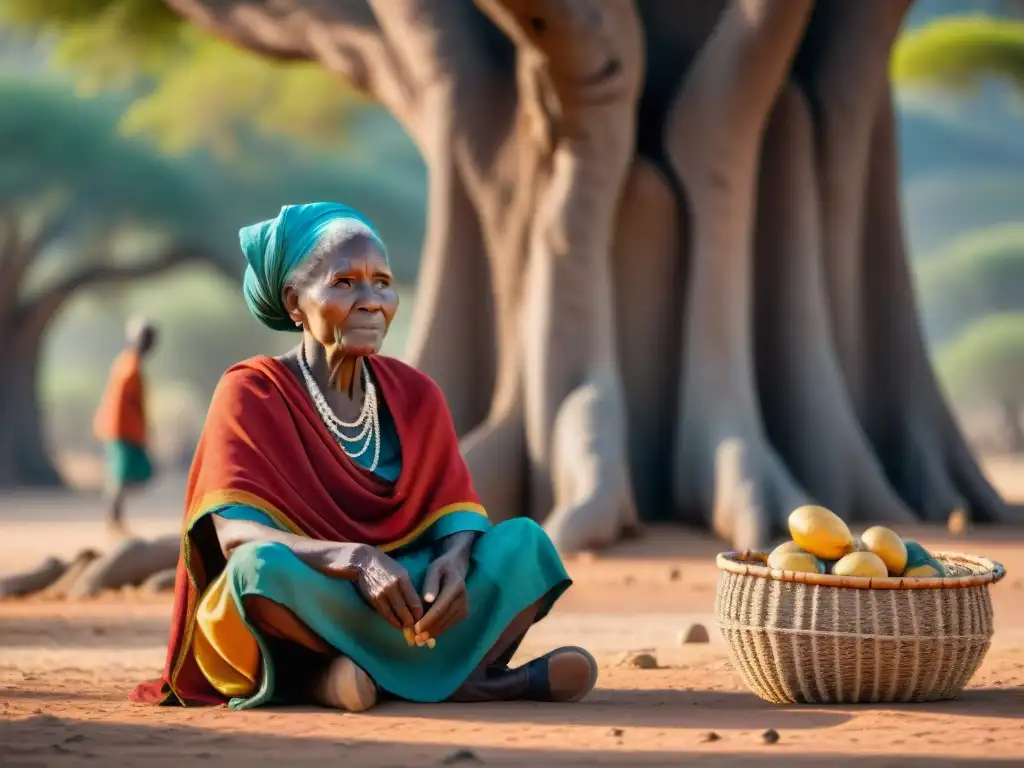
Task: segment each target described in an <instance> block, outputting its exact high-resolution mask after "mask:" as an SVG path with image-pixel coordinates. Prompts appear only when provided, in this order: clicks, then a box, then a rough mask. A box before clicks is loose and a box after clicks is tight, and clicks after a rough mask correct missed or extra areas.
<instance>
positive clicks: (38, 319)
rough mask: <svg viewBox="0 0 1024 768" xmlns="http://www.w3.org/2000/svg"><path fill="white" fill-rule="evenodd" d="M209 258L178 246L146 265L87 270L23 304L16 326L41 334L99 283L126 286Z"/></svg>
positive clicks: (172, 246) (59, 281)
mask: <svg viewBox="0 0 1024 768" xmlns="http://www.w3.org/2000/svg"><path fill="white" fill-rule="evenodd" d="M205 255H206V254H205V253H204V251H203V250H202V249H198V248H195V247H193V246H191V245H189V244H185V243H175V244H173V245H171V246H170V247H168V248H167V249H166V250H165V251H163V252H162V253H161V254H160V255H159V256H158V257H156V258H152V259H147V260H146V261H142V262H138V263H134V264H109V263H108V264H95V265H92V266H87V267H83V268H81V269H79V270H77V271H75V272H72V273H71V274H70V275H68V276H67V277H65V278H64V279H62V280H58V281H57V282H55V283H54V284H53V285H51V286H50V287H48V288H47V289H45V290H44V291H42V292H41V293H39V294H38V295H36V296H34V297H32V298H30V299H28V300H26V301H25V302H23V303H21V304H19V306H18V308H17V309H16V310H15V313H14V317H13V320H14V324H15V326H16V328H18V329H19V330H20V331H24V332H29V333H32V332H35V333H41V332H42V330H43V329H45V328H46V326H47V325H48V324H49V323H50V321H51V320H53V318H54V316H55V315H56V314H57V312H58V311H59V310H60V308H61V307H62V306H63V305H64V302H66V301H67V300H68V299H69V298H70V297H71V296H72V295H73V294H74V293H75V292H76V291H79V290H81V289H83V288H85V287H87V286H90V285H95V284H97V283H106V284H109V283H124V282H132V281H134V280H140V279H142V278H145V277H152V276H153V275H156V274H159V273H161V272H166V271H167V270H169V269H171V268H173V267H177V266H180V265H181V264H185V263H186V262H189V261H197V260H200V259H202V258H204V256H205Z"/></svg>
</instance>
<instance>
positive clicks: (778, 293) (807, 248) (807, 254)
mask: <svg viewBox="0 0 1024 768" xmlns="http://www.w3.org/2000/svg"><path fill="white" fill-rule="evenodd" d="M814 146H815V143H814V125H813V119H812V115H811V110H810V108H809V105H808V103H807V99H806V98H805V97H804V95H803V93H802V90H801V89H800V87H799V86H798V85H796V84H790V85H789V86H787V87H786V88H785V90H784V91H783V93H782V94H781V95H780V97H779V100H778V101H777V103H776V104H775V108H774V112H773V114H772V118H771V121H770V123H769V127H768V130H767V133H766V136H765V142H764V151H763V153H762V158H761V169H760V187H759V190H758V200H759V210H758V224H757V271H756V283H757V291H756V293H757V296H756V299H755V304H756V307H755V309H756V320H757V322H756V327H757V336H756V339H757V351H758V355H757V379H758V383H759V390H760V399H761V403H762V408H763V411H764V415H765V424H766V427H767V430H768V434H769V436H770V438H771V441H772V443H773V445H775V446H776V447H777V448H778V450H779V453H780V455H781V456H782V457H783V458H784V459H785V461H786V462H787V465H788V466H789V467H790V469H791V470H792V471H793V473H794V475H795V476H796V477H797V478H798V479H799V480H800V481H801V482H802V484H803V485H804V487H805V488H807V490H808V491H809V492H810V493H811V494H812V495H813V496H814V498H816V499H817V500H818V501H819V502H820V503H822V504H824V505H825V506H827V507H828V508H829V509H831V510H833V511H834V512H836V513H837V514H840V515H841V516H842V517H844V518H847V519H859V520H865V519H866V520H874V521H876V522H880V521H886V522H906V521H909V520H912V519H913V513H912V512H911V511H910V510H909V509H908V508H907V507H906V506H905V505H904V504H903V502H902V500H901V499H900V498H899V496H898V495H897V494H896V493H895V491H893V489H892V488H891V487H890V485H889V482H888V479H887V478H886V476H885V473H884V471H883V469H882V466H881V464H880V463H879V461H878V459H877V457H876V456H875V454H874V450H873V448H872V446H871V444H870V443H869V442H868V439H867V436H866V435H865V434H864V431H863V429H862V428H861V425H860V422H859V421H858V420H857V415H856V413H855V412H854V409H853V405H852V403H851V401H850V398H849V396H848V393H847V389H846V385H845V382H844V379H843V372H842V369H841V368H840V365H839V360H838V357H837V355H836V351H835V346H834V344H833V339H832V335H831V333H830V331H831V322H830V315H829V301H828V293H827V289H826V283H825V274H824V264H823V262H822V255H823V247H822V246H823V244H824V243H823V239H822V228H823V226H824V224H825V223H824V222H823V221H822V219H821V217H820V215H819V214H820V210H821V200H820V196H819V189H818V184H817V173H816V168H815V157H814Z"/></svg>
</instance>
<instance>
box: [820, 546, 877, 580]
mask: <svg viewBox="0 0 1024 768" xmlns="http://www.w3.org/2000/svg"><path fill="white" fill-rule="evenodd" d="M832 573H833V574H835V575H836V576H871V577H872V578H876V579H880V578H882V577H884V576H888V575H889V570H888V569H887V568H886V567H885V563H884V562H882V558H880V557H879V556H878V555H876V554H875V553H874V552H851V553H850V554H848V555H846V556H845V557H843V558H842V559H840V561H839V562H838V563H836V564H835V565H834V566H833V567H832Z"/></svg>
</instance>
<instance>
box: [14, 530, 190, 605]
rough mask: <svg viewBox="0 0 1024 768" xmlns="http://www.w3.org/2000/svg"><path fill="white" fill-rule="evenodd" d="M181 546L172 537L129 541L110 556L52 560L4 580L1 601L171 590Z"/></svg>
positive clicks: (91, 553) (82, 554) (85, 553)
mask: <svg viewBox="0 0 1024 768" xmlns="http://www.w3.org/2000/svg"><path fill="white" fill-rule="evenodd" d="M180 546H181V539H180V537H178V536H176V535H171V536H163V537H160V538H157V539H152V540H149V541H144V540H142V539H129V540H127V541H123V542H120V543H119V544H117V545H116V546H115V547H114V548H113V549H112V550H111V551H110V552H108V553H107V554H105V555H101V554H100V553H98V552H96V551H95V550H91V549H85V550H82V551H81V552H79V553H78V554H77V555H76V556H75V557H74V558H73V559H72V561H71V562H70V563H64V562H62V561H60V560H58V559H57V558H53V557H51V558H47V559H46V560H45V561H44V562H43V563H42V564H41V565H40V566H38V567H36V568H33V569H30V570H28V571H26V572H24V573H20V574H15V575H13V576H8V577H6V578H4V579H0V598H3V597H13V596H34V597H40V598H43V599H62V598H66V599H70V600H76V599H82V598H89V597H95V596H96V595H98V594H100V593H101V592H104V591H106V590H115V589H121V588H122V587H136V586H139V585H142V584H145V585H146V589H148V590H155V591H161V590H163V589H166V588H167V587H166V583H167V572H170V573H171V577H172V578H171V580H172V586H173V572H174V569H175V567H176V565H177V562H178V553H179V550H180Z"/></svg>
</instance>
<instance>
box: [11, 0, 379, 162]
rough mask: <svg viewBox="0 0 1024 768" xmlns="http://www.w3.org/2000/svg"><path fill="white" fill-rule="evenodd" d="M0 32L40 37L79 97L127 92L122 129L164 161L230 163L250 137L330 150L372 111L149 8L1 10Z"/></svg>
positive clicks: (32, 2) (43, 2)
mask: <svg viewBox="0 0 1024 768" xmlns="http://www.w3.org/2000/svg"><path fill="white" fill-rule="evenodd" d="M4 23H7V24H8V25H11V26H14V27H15V28H16V29H18V30H19V31H21V32H23V33H24V32H26V31H27V32H34V33H36V34H40V35H45V36H46V39H47V40H48V41H49V42H50V44H52V45H53V46H54V63H55V64H56V65H57V66H58V67H64V68H65V69H66V70H67V71H68V72H69V74H71V75H72V76H73V77H74V78H75V80H76V82H77V83H78V85H79V87H80V88H81V89H82V90H83V91H85V92H87V93H94V92H96V91H97V90H99V89H111V88H113V89H122V90H123V89H129V88H130V89H134V90H135V91H136V93H137V94H138V95H139V98H138V99H136V100H135V101H134V102H133V103H132V104H131V105H130V106H129V108H128V109H127V111H126V112H125V115H124V127H125V128H126V129H127V130H129V131H130V132H139V131H145V132H147V133H150V134H152V135H155V136H156V137H157V138H158V140H159V142H160V145H161V147H162V148H163V149H166V150H168V151H174V152H184V151H187V150H190V149H193V148H195V147H199V146H202V147H208V148H213V149H214V150H215V151H217V152H218V153H220V154H222V155H229V156H233V155H237V154H238V153H239V152H240V151H241V144H240V136H241V137H244V135H245V133H246V132H247V131H250V130H251V129H252V128H256V129H261V130H264V131H266V132H268V133H272V134H277V135H282V136H287V137H292V138H298V139H301V140H302V142H303V143H305V144H306V145H307V146H310V147H314V148H325V147H337V146H339V145H343V144H344V142H345V139H346V135H347V134H346V131H345V126H346V124H347V122H348V120H349V119H350V118H351V117H352V116H353V115H354V114H356V113H358V112H359V111H361V110H363V109H365V108H366V107H368V106H371V105H372V102H369V101H368V100H366V99H364V98H363V97H362V96H361V95H360V94H359V93H358V92H357V91H355V90H353V89H351V88H345V87H342V86H341V84H340V83H339V82H338V81H337V80H336V79H334V78H332V77H331V76H330V75H329V74H328V73H327V72H326V71H325V70H324V69H323V68H322V67H319V66H317V65H315V64H312V63H309V62H303V61H296V62H285V63H282V62H281V61H280V60H275V61H272V60H269V59H267V58H266V57H263V56H260V55H259V53H258V52H253V51H246V50H242V49H239V48H236V47H234V46H231V45H228V44H227V43H224V42H222V41H220V40H218V39H216V38H214V37H212V36H210V35H207V34H203V33H202V32H200V31H199V29H198V28H197V27H193V26H190V25H186V24H182V23H181V20H180V18H179V17H178V16H177V15H176V14H174V13H173V12H172V11H170V10H169V9H168V8H167V7H166V6H165V5H164V4H163V3H160V2H157V1H156V0H82V1H81V2H79V1H78V0H75V2H68V1H67V0H4V2H3V3H0V24H4ZM53 33H56V34H53ZM197 114H201V115H202V119H196V115H197Z"/></svg>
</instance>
